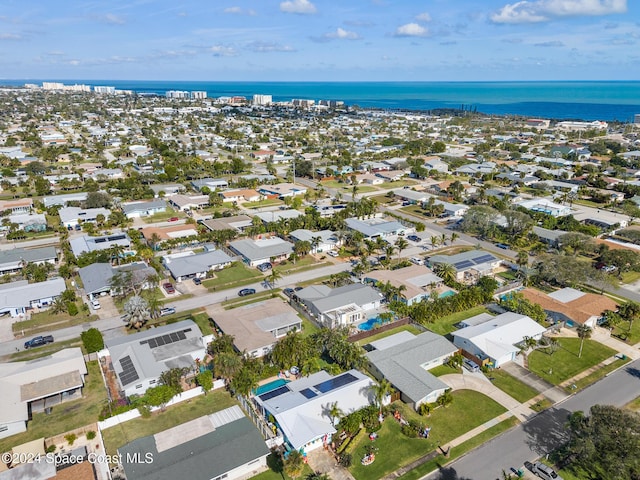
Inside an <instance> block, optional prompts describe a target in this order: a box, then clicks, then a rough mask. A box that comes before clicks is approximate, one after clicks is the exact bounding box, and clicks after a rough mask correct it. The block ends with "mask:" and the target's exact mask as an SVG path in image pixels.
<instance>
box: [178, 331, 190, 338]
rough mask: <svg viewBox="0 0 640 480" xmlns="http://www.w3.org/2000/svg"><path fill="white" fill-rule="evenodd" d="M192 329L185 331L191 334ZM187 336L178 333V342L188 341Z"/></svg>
mask: <svg viewBox="0 0 640 480" xmlns="http://www.w3.org/2000/svg"><path fill="white" fill-rule="evenodd" d="M190 331H191V329H189V330H185V332H190ZM186 339H187V336H186V335H185V334H184V332H178V340H186Z"/></svg>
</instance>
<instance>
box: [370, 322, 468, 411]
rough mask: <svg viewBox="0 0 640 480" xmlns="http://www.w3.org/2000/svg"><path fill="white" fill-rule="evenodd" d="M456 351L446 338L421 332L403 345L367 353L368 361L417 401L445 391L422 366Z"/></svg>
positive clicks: (437, 380)
mask: <svg viewBox="0 0 640 480" xmlns="http://www.w3.org/2000/svg"><path fill="white" fill-rule="evenodd" d="M457 350H458V347H456V346H455V345H454V344H453V343H451V342H450V341H449V340H447V339H446V338H444V337H442V336H440V335H436V334H435V333H432V332H424V333H421V334H420V335H417V336H416V337H414V338H412V339H411V340H408V341H406V342H402V343H399V344H398V345H394V346H392V347H389V348H386V349H384V350H374V351H372V352H369V353H368V354H367V358H368V359H369V361H370V362H371V363H372V364H373V365H374V366H375V367H376V368H377V369H378V370H379V371H380V372H381V373H382V375H383V376H384V377H385V378H386V379H387V380H389V382H390V383H391V384H392V385H393V386H394V387H395V388H397V389H398V390H400V391H401V392H402V393H403V394H404V395H405V396H406V397H408V398H409V399H410V400H411V401H412V402H418V401H420V400H422V399H423V398H425V397H426V396H428V395H429V394H431V393H432V392H433V391H434V390H441V389H445V388H447V385H446V384H445V383H444V382H442V381H441V380H439V379H438V378H437V377H435V376H434V375H432V374H431V373H429V372H428V371H427V370H425V369H423V368H422V367H421V365H424V364H425V363H429V362H432V361H433V360H435V359H437V358H440V357H442V356H445V355H452V354H453V353H454V352H456V351H457Z"/></svg>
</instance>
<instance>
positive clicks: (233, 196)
mask: <svg viewBox="0 0 640 480" xmlns="http://www.w3.org/2000/svg"><path fill="white" fill-rule="evenodd" d="M218 195H220V196H221V197H222V200H223V201H225V202H258V201H260V200H261V199H262V198H263V197H262V195H261V194H259V193H258V192H256V191H255V190H253V189H252V188H249V189H237V190H225V191H223V192H220V193H219V194H218Z"/></svg>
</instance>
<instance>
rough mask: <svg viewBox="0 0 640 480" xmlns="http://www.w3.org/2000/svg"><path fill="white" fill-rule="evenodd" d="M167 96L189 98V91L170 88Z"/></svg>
mask: <svg viewBox="0 0 640 480" xmlns="http://www.w3.org/2000/svg"><path fill="white" fill-rule="evenodd" d="M165 95H166V97H167V98H189V97H190V94H189V92H186V91H184V90H169V91H167V93H166V94H165Z"/></svg>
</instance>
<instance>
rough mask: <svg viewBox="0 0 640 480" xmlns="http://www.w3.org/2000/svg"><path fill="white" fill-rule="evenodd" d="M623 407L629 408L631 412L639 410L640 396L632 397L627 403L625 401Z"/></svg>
mask: <svg viewBox="0 0 640 480" xmlns="http://www.w3.org/2000/svg"><path fill="white" fill-rule="evenodd" d="M624 408H626V409H627V410H631V411H633V412H640V397H637V398H634V399H633V400H631V401H630V402H629V403H627V404H626V405H625V406H624Z"/></svg>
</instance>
